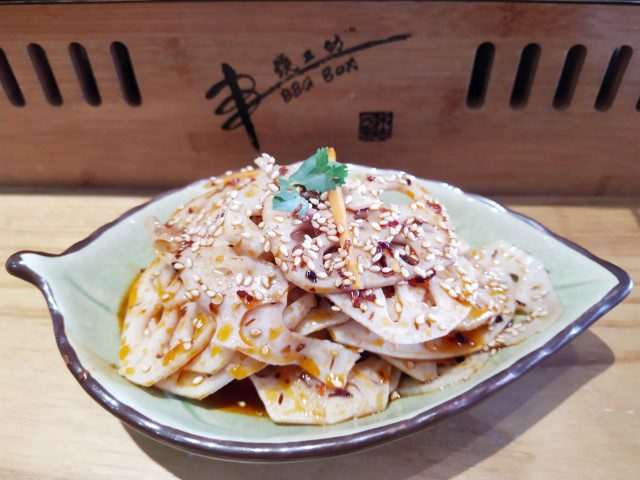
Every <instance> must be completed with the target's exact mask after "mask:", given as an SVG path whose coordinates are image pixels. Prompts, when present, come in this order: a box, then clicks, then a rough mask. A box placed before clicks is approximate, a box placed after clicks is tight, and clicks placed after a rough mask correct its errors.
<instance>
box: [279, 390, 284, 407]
mask: <svg viewBox="0 0 640 480" xmlns="http://www.w3.org/2000/svg"><path fill="white" fill-rule="evenodd" d="M282 400H284V393H283V392H280V396H279V397H278V405H282Z"/></svg>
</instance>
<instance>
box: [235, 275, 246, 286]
mask: <svg viewBox="0 0 640 480" xmlns="http://www.w3.org/2000/svg"><path fill="white" fill-rule="evenodd" d="M243 278H244V277H243V275H242V274H241V273H238V274H237V275H236V284H237V285H241V284H242V280H243Z"/></svg>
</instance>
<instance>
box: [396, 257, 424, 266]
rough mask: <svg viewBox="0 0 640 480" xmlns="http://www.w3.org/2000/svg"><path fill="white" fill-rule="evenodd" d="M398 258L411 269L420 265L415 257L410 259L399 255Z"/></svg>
mask: <svg viewBox="0 0 640 480" xmlns="http://www.w3.org/2000/svg"><path fill="white" fill-rule="evenodd" d="M400 258H401V259H402V260H404V261H405V262H407V263H408V264H409V265H411V266H413V267H415V266H416V265H417V264H418V263H420V262H419V261H418V260H417V259H416V258H415V257H412V256H410V255H400Z"/></svg>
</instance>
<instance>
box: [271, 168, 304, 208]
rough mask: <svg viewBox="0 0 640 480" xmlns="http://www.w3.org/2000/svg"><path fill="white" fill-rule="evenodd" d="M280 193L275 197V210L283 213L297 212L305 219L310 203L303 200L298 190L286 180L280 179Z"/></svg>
mask: <svg viewBox="0 0 640 480" xmlns="http://www.w3.org/2000/svg"><path fill="white" fill-rule="evenodd" d="M278 183H279V184H280V191H279V192H278V193H277V194H276V195H275V196H274V197H273V208H274V209H276V210H280V211H283V212H295V211H296V209H298V216H299V217H303V216H304V215H305V214H306V213H307V210H308V209H309V202H308V201H307V199H306V198H303V197H302V196H301V195H300V192H298V189H297V188H296V187H295V186H293V185H292V184H291V183H289V182H288V181H287V180H285V179H284V178H279V179H278Z"/></svg>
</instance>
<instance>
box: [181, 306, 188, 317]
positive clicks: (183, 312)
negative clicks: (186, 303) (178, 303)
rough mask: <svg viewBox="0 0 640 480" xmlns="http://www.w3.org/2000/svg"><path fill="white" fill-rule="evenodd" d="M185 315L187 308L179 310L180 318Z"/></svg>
mask: <svg viewBox="0 0 640 480" xmlns="http://www.w3.org/2000/svg"><path fill="white" fill-rule="evenodd" d="M186 314H187V307H182V308H180V316H181V317H184V316H185V315H186Z"/></svg>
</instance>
